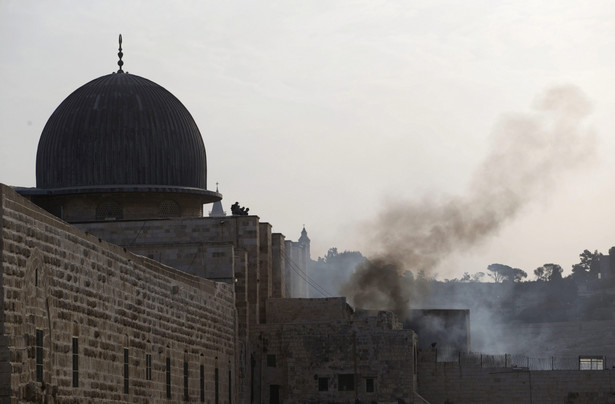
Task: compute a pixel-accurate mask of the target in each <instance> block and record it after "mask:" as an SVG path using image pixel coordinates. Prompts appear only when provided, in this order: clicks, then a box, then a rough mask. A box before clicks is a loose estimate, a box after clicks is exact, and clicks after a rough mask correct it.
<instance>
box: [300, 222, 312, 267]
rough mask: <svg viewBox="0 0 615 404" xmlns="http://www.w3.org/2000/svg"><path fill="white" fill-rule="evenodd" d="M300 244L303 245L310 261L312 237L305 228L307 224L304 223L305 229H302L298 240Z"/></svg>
mask: <svg viewBox="0 0 615 404" xmlns="http://www.w3.org/2000/svg"><path fill="white" fill-rule="evenodd" d="M298 242H299V244H300V245H302V246H303V248H304V249H305V252H306V258H307V260H308V262H309V260H310V258H311V256H310V238H309V237H308V235H307V231H306V230H305V225H303V230H301V237H299V240H298Z"/></svg>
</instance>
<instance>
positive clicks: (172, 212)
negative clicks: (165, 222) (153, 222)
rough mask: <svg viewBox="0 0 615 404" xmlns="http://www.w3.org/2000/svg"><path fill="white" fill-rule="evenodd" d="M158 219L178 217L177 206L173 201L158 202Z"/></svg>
mask: <svg viewBox="0 0 615 404" xmlns="http://www.w3.org/2000/svg"><path fill="white" fill-rule="evenodd" d="M159 213H160V217H179V216H180V212H179V205H178V204H177V202H175V201H171V200H168V199H167V200H164V201H162V202H160V212H159Z"/></svg>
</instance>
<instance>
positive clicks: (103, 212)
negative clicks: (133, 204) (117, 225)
mask: <svg viewBox="0 0 615 404" xmlns="http://www.w3.org/2000/svg"><path fill="white" fill-rule="evenodd" d="M123 217H124V213H123V212H122V207H121V206H120V204H119V203H117V202H114V201H105V202H102V203H101V204H99V205H98V206H97V207H96V220H118V219H122V218H123Z"/></svg>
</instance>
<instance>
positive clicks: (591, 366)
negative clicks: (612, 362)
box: [579, 356, 604, 370]
mask: <svg viewBox="0 0 615 404" xmlns="http://www.w3.org/2000/svg"><path fill="white" fill-rule="evenodd" d="M579 370H604V356H579Z"/></svg>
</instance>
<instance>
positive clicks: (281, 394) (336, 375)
mask: <svg viewBox="0 0 615 404" xmlns="http://www.w3.org/2000/svg"><path fill="white" fill-rule="evenodd" d="M253 339H254V342H253V345H254V346H255V363H256V367H255V376H256V377H255V380H256V381H257V384H256V385H255V386H254V388H255V392H256V395H257V397H258V398H259V399H260V402H263V403H267V402H273V401H275V400H273V401H270V400H271V398H272V395H276V394H277V395H278V398H279V400H280V401H279V402H284V403H299V402H300V403H326V402H336V403H343V402H348V403H350V402H355V401H356V400H357V399H359V400H360V401H361V402H375V401H378V402H398V400H399V399H401V400H403V402H406V403H411V402H413V395H414V391H415V381H416V379H415V374H416V372H415V368H414V366H415V362H414V346H415V343H416V334H414V333H413V332H412V331H409V330H387V329H382V328H380V329H377V328H370V329H365V328H357V327H355V326H354V324H353V322H352V321H348V320H345V321H330V322H323V323H303V324H270V325H261V326H259V327H257V328H256V329H255V330H254V334H253Z"/></svg>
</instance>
